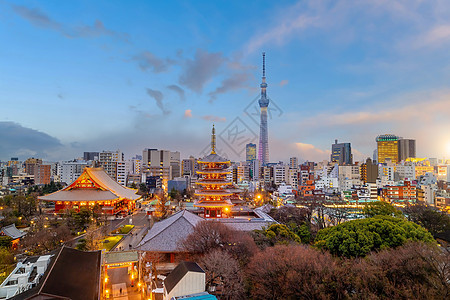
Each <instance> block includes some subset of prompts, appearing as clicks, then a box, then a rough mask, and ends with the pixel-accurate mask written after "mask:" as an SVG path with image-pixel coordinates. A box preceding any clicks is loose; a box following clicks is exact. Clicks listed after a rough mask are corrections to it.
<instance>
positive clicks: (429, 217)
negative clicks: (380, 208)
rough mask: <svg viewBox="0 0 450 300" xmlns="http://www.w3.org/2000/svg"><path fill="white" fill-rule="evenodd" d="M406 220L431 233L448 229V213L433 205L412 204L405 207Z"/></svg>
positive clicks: (449, 223) (449, 222)
mask: <svg viewBox="0 0 450 300" xmlns="http://www.w3.org/2000/svg"><path fill="white" fill-rule="evenodd" d="M405 215H406V216H407V218H408V220H409V221H411V222H414V223H416V224H419V225H420V226H422V227H424V228H425V229H427V230H428V231H429V232H430V233H431V234H432V235H437V234H439V233H443V232H449V231H450V215H448V214H447V213H446V212H443V211H440V210H439V209H437V208H435V207H430V206H425V205H421V204H419V205H412V206H409V207H407V208H406V209H405Z"/></svg>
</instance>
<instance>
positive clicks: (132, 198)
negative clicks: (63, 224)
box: [39, 168, 141, 215]
mask: <svg viewBox="0 0 450 300" xmlns="http://www.w3.org/2000/svg"><path fill="white" fill-rule="evenodd" d="M136 192H137V190H134V189H130V188H127V187H124V186H121V185H120V184H118V183H117V182H116V181H115V180H113V179H112V178H111V177H109V175H108V174H106V172H105V171H104V170H103V169H102V168H85V169H84V171H83V173H82V174H81V175H80V177H78V178H77V179H76V180H75V181H74V182H73V183H72V184H70V185H69V186H67V187H65V188H64V189H62V190H59V191H56V192H54V193H51V194H48V195H45V196H41V197H39V200H41V201H46V202H54V203H55V212H56V213H58V212H62V211H64V210H65V209H75V210H79V209H80V208H82V207H86V208H90V209H93V208H94V206H96V205H97V206H99V207H100V208H101V211H102V213H104V214H106V215H114V214H117V213H120V212H129V211H130V210H133V209H134V208H135V207H136V200H138V199H139V198H140V197H141V196H139V195H137V194H136Z"/></svg>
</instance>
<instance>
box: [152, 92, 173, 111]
mask: <svg viewBox="0 0 450 300" xmlns="http://www.w3.org/2000/svg"><path fill="white" fill-rule="evenodd" d="M147 94H148V95H149V96H150V97H152V98H153V99H155V101H156V105H157V106H158V107H159V109H161V111H162V112H163V114H165V115H168V114H170V111H169V110H167V109H166V108H165V107H164V104H163V99H164V95H163V93H161V91H158V90H152V89H149V88H147Z"/></svg>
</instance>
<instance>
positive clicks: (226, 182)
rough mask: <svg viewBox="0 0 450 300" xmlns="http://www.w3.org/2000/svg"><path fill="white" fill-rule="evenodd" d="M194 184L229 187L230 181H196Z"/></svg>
mask: <svg viewBox="0 0 450 300" xmlns="http://www.w3.org/2000/svg"><path fill="white" fill-rule="evenodd" d="M196 184H204V185H207V184H217V185H231V181H217V180H201V181H197V182H196Z"/></svg>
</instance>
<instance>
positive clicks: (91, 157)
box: [83, 152, 99, 161]
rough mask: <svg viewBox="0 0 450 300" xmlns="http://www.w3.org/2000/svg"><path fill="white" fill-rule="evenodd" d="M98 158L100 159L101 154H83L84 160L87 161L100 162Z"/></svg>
mask: <svg viewBox="0 0 450 300" xmlns="http://www.w3.org/2000/svg"><path fill="white" fill-rule="evenodd" d="M98 158H99V153H98V152H84V153H83V159H84V160H85V161H89V160H98Z"/></svg>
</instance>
